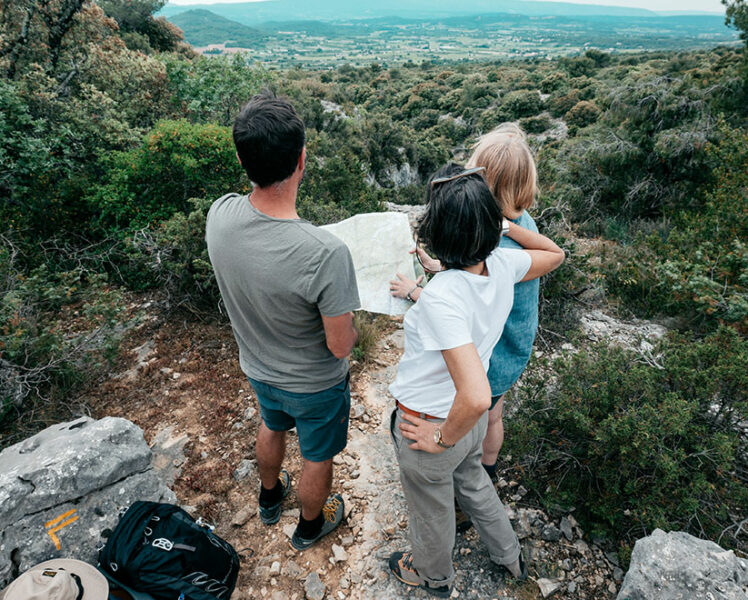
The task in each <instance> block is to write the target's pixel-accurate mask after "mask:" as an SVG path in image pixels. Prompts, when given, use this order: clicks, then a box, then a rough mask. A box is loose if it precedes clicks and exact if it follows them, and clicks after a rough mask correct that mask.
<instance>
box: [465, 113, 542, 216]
mask: <svg viewBox="0 0 748 600" xmlns="http://www.w3.org/2000/svg"><path fill="white" fill-rule="evenodd" d="M467 167H468V168H470V167H485V169H486V171H485V174H484V175H485V179H486V183H488V187H489V188H490V189H491V193H492V194H493V197H494V198H495V199H496V202H498V203H499V207H500V208H501V211H502V212H505V211H506V209H509V210H512V211H520V212H521V211H523V210H525V209H528V208H530V207H531V206H532V203H533V202H534V201H535V194H536V193H537V189H538V171H537V169H536V168H535V158H534V157H533V155H532V151H531V150H530V146H528V145H527V137H526V136H525V132H524V131H522V129H521V128H520V127H519V126H518V125H515V124H514V123H502V124H501V125H499V126H498V127H497V128H496V129H494V130H493V131H491V132H489V133H487V134H485V135H483V136H481V138H480V139H479V140H478V142H477V143H476V145H475V146H474V149H473V155H472V156H471V157H470V160H469V161H468V164H467Z"/></svg>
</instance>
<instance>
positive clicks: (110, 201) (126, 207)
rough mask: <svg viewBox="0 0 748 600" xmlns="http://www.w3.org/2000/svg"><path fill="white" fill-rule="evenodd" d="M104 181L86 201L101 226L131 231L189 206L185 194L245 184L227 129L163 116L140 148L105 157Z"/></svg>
mask: <svg viewBox="0 0 748 600" xmlns="http://www.w3.org/2000/svg"><path fill="white" fill-rule="evenodd" d="M105 164H106V172H105V174H104V176H103V177H102V181H103V182H104V183H103V184H102V185H101V186H100V187H98V188H96V189H94V190H92V192H91V194H90V195H89V197H88V202H89V204H90V206H91V208H92V210H93V211H94V212H95V213H96V214H97V215H98V223H99V225H100V226H101V227H102V228H103V229H104V230H114V231H120V232H121V231H130V230H133V229H138V228H141V227H146V226H148V225H150V224H152V223H158V222H160V221H163V220H165V219H168V218H169V217H171V216H172V215H173V214H174V213H176V212H185V211H186V210H187V209H188V208H189V203H188V200H189V199H190V198H218V197H219V196H222V195H223V194H226V193H227V192H231V191H233V192H241V191H242V190H246V189H247V186H248V182H247V179H246V175H245V174H244V170H243V169H242V168H241V165H240V164H239V162H238V161H237V159H236V155H235V150H234V144H233V141H232V137H231V131H230V130H229V128H228V127H219V126H218V125H193V124H191V123H188V122H187V121H162V122H161V123H159V124H158V125H157V126H156V127H155V129H154V130H153V131H152V132H151V133H149V134H148V135H147V136H146V137H145V139H144V140H143V143H142V144H141V146H140V147H139V148H136V149H134V150H130V151H128V152H119V153H115V154H114V155H112V156H111V158H109V159H108V160H107V161H106V163H105Z"/></svg>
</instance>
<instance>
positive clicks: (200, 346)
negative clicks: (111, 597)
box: [87, 319, 622, 600]
mask: <svg viewBox="0 0 748 600" xmlns="http://www.w3.org/2000/svg"><path fill="white" fill-rule="evenodd" d="M598 321H599V319H598ZM596 322H597V321H596ZM384 328H385V330H386V331H387V333H386V334H385V336H384V338H383V339H382V340H380V342H379V345H378V347H377V348H376V349H375V350H374V352H373V353H372V354H373V356H372V357H371V358H370V361H369V362H368V363H366V364H364V365H362V364H358V365H354V366H353V377H352V410H351V423H350V433H349V442H348V446H347V448H346V449H345V451H344V452H342V453H341V454H340V455H339V456H338V457H336V459H335V463H336V466H335V481H334V484H333V485H334V489H335V490H340V491H341V492H343V494H344V496H345V497H346V506H347V509H348V511H349V515H348V519H347V521H346V522H345V523H343V524H342V525H341V527H340V528H339V529H338V530H336V531H335V532H334V533H333V534H331V535H330V536H328V537H327V538H325V539H324V540H323V541H322V542H320V543H319V544H317V545H315V546H314V547H313V548H310V549H309V550H307V551H305V552H303V553H300V552H297V551H295V550H294V549H293V548H292V547H291V545H290V543H289V542H290V540H289V538H290V536H291V534H292V533H293V530H294V528H295V525H296V523H297V521H298V515H299V513H298V502H297V498H296V494H295V491H294V490H295V486H296V484H297V482H298V477H299V475H300V472H301V457H300V456H299V453H298V448H297V444H296V440H295V434H294V432H293V431H292V432H290V434H289V441H288V444H287V448H288V451H287V456H286V461H285V463H284V465H285V467H286V468H287V469H288V470H289V472H290V473H291V477H292V491H291V494H290V495H289V497H288V499H287V500H286V502H285V510H284V512H283V514H282V517H281V520H280V522H279V523H278V524H277V525H273V526H271V527H266V526H264V525H262V524H261V523H260V521H259V518H258V517H257V475H256V471H255V469H256V466H255V465H256V462H255V455H254V440H255V436H256V432H257V427H258V426H259V422H260V417H259V412H258V407H257V402H256V399H255V397H254V394H253V392H252V390H251V388H250V387H249V386H248V384H247V380H246V378H245V377H244V375H243V374H242V373H241V370H240V369H239V367H238V365H237V361H236V351H235V346H234V341H233V339H232V337H231V332H230V329H229V328H228V327H225V326H223V325H219V324H211V323H205V324H191V325H190V326H189V327H188V326H186V325H181V324H179V323H172V322H167V323H156V322H153V324H152V325H150V326H148V327H144V328H143V329H142V330H139V331H138V332H137V335H134V336H131V339H129V341H128V342H127V344H126V347H125V348H123V354H122V356H123V359H122V362H121V363H120V364H119V365H118V367H117V374H115V375H113V376H111V377H110V378H108V379H107V380H105V381H103V382H101V383H100V384H98V385H97V386H95V387H94V388H92V389H91V390H90V391H89V394H88V398H87V401H88V403H89V405H90V406H95V407H96V411H95V412H96V414H95V416H97V417H102V416H105V415H114V416H122V417H125V418H127V419H129V420H132V421H134V422H135V423H136V424H138V425H139V426H140V427H142V428H143V430H144V431H145V434H146V440H147V441H148V442H149V444H150V445H152V446H153V447H154V451H155V453H156V458H155V461H156V463H157V464H156V465H154V466H156V467H158V468H160V469H161V470H162V471H163V474H164V476H165V478H166V480H167V481H168V482H169V483H171V484H172V486H173V489H174V491H175V492H176V494H177V498H178V501H179V503H180V504H182V505H185V506H186V507H188V509H189V510H190V511H191V512H193V514H195V515H196V516H202V517H203V518H205V519H207V520H208V521H209V522H212V523H213V524H215V525H216V527H217V532H218V533H219V534H220V535H221V536H222V537H224V538H225V539H226V540H228V541H229V542H230V543H232V544H233V545H234V547H235V548H237V550H238V551H239V552H240V555H241V558H242V569H241V573H240V578H239V582H238V585H237V589H236V592H235V594H234V595H233V596H232V600H248V599H250V598H251V599H252V600H254V599H257V598H259V599H267V600H285V599H288V600H304V599H305V598H309V599H310V600H323V598H326V599H328V600H345V599H347V598H351V599H359V598H360V599H373V598H377V599H379V598H382V599H384V600H387V599H392V598H404V597H407V596H408V595H409V594H410V595H411V596H412V597H415V598H419V597H420V598H425V597H426V596H425V594H424V593H423V592H421V591H419V590H411V589H408V588H406V587H405V586H404V585H402V584H401V583H399V582H398V581H395V580H394V579H393V578H392V577H391V576H390V574H389V571H388V569H387V558H388V557H389V555H390V553H392V552H394V551H397V550H405V549H407V548H408V540H407V527H408V517H407V510H406V508H405V502H404V499H403V496H402V492H401V488H400V482H399V473H398V467H397V464H396V461H395V457H394V452H393V449H392V445H391V442H390V436H389V431H388V426H389V414H390V411H391V409H392V405H393V400H392V398H391V397H390V396H389V395H388V393H387V387H388V385H389V383H390V382H391V381H392V379H393V377H394V373H395V369H396V365H397V362H398V359H399V357H400V354H401V352H402V342H403V334H402V330H401V329H400V327H399V325H398V324H397V322H391V323H388V324H386V325H385V327H384ZM569 351H573V349H571V350H569ZM501 460H502V462H501V463H500V466H501V467H502V471H501V475H502V479H500V480H499V486H498V488H499V493H500V496H501V498H502V500H503V501H504V502H505V504H507V506H508V510H509V512H510V517H511V518H512V520H513V523H514V526H515V530H516V531H517V532H518V535H519V536H520V538H521V539H522V543H523V545H524V547H525V552H526V555H527V556H528V557H530V559H531V563H530V572H531V576H532V579H531V580H530V581H528V582H526V583H525V584H523V585H522V586H516V585H513V584H512V583H510V582H506V581H504V580H503V578H502V574H501V573H500V572H499V571H498V569H497V568H496V567H495V566H494V565H492V564H491V563H490V562H489V560H488V557H487V554H486V553H485V549H484V548H483V545H482V542H481V541H480V539H479V538H478V536H477V534H476V533H475V531H474V530H470V531H468V532H466V533H465V534H460V535H458V536H457V542H456V549H455V555H454V560H455V564H456V568H457V580H456V583H455V597H460V598H474V599H478V598H480V599H497V600H512V599H514V600H529V599H535V598H540V597H551V596H553V597H554V598H579V599H580V600H593V599H594V600H608V599H610V598H613V597H615V590H616V588H617V586H618V585H619V582H620V578H621V575H622V572H620V569H619V570H618V571H616V565H615V561H614V556H613V555H612V554H611V553H610V552H608V554H605V553H604V552H603V550H602V549H601V548H598V547H596V546H595V545H594V544H593V543H592V542H591V540H590V539H589V538H588V537H587V536H586V535H585V536H584V539H582V536H583V535H584V532H582V531H581V529H579V528H578V526H576V525H577V524H576V523H575V522H574V521H573V519H569V518H568V517H569V515H556V516H555V520H554V519H551V518H550V517H549V516H547V515H546V514H544V513H543V512H541V511H539V510H537V509H536V508H535V507H534V506H532V503H530V502H528V501H527V500H528V498H529V497H525V494H526V492H525V491H524V488H523V487H522V485H521V483H522V481H521V478H520V477H519V475H518V472H517V471H516V470H513V469H514V467H516V465H515V464H514V462H513V461H512V460H511V459H510V458H509V457H508V456H504V455H502V458H501ZM513 479H517V481H513ZM562 517H566V519H565V520H562ZM606 549H607V550H610V548H606Z"/></svg>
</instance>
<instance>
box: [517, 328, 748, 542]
mask: <svg viewBox="0 0 748 600" xmlns="http://www.w3.org/2000/svg"><path fill="white" fill-rule="evenodd" d="M552 366H553V370H554V372H555V373H556V376H557V380H555V381H549V379H548V375H547V373H545V372H539V371H536V372H535V374H534V375H533V376H530V377H527V378H526V379H525V382H524V384H523V385H522V386H521V387H520V388H519V389H518V391H517V392H516V393H517V394H519V402H518V403H517V404H518V405H519V407H520V408H519V410H518V413H517V414H516V416H514V417H513V420H514V421H515V422H516V423H517V424H518V426H517V427H515V428H513V433H512V435H511V436H509V438H508V449H509V450H510V451H511V452H512V453H513V454H514V455H515V456H522V457H523V458H522V460H521V463H522V467H523V468H524V475H523V481H525V482H526V484H525V485H527V484H528V483H529V484H530V486H531V487H532V488H534V490H535V491H536V492H537V493H538V494H539V496H540V497H541V498H542V500H543V502H544V503H545V504H547V505H552V504H554V503H558V504H560V505H562V506H566V507H569V506H571V505H573V506H575V507H576V508H577V513H575V514H578V515H579V516H580V517H582V518H583V519H584V520H585V521H586V522H587V525H588V526H589V527H592V528H594V529H597V530H598V531H601V532H606V533H609V534H612V535H613V536H615V537H617V538H619V539H620V538H623V539H628V540H630V541H633V540H634V539H635V538H637V537H639V536H641V535H644V534H646V533H647V532H648V531H651V530H652V529H653V528H655V527H660V528H663V529H683V530H687V531H691V532H693V533H695V534H697V535H699V536H702V537H710V538H711V539H718V538H720V542H721V543H722V544H723V545H726V546H730V547H741V548H742V549H743V550H745V549H746V543H745V536H738V530H737V526H736V525H735V524H736V523H738V522H739V521H740V520H741V519H744V518H745V517H746V514H745V511H746V507H747V506H748V475H746V474H747V473H748V470H747V469H746V467H748V464H746V452H747V451H748V443H747V441H746V438H745V437H742V435H741V432H740V430H739V427H738V422H739V421H741V420H743V419H744V418H745V415H746V414H748V401H747V399H746V392H745V390H746V389H748V340H745V339H744V338H741V337H740V336H739V335H738V334H737V333H736V332H735V331H733V330H731V329H728V328H721V329H719V330H718V331H717V332H716V333H714V334H713V335H711V336H710V337H708V338H706V339H704V340H702V341H697V340H693V339H690V338H686V337H680V336H675V335H673V336H672V337H670V338H669V339H667V340H665V341H663V342H662V343H660V344H659V345H658V346H657V347H656V348H655V349H654V350H653V351H652V352H646V351H642V352H634V351H629V350H623V349H620V348H615V347H607V346H605V345H602V344H600V345H596V346H594V347H592V348H590V349H589V350H587V351H581V352H579V353H577V354H574V355H571V356H567V357H565V358H561V359H558V360H556V361H555V362H554V363H553V365H552Z"/></svg>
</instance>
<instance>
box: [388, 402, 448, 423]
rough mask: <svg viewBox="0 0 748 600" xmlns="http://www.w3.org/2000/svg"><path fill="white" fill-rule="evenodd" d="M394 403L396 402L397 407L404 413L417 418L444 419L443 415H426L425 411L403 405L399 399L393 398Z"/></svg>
mask: <svg viewBox="0 0 748 600" xmlns="http://www.w3.org/2000/svg"><path fill="white" fill-rule="evenodd" d="M395 403H396V404H397V407H398V408H399V409H400V410H401V411H403V412H404V413H405V414H406V415H411V416H413V417H418V418H419V419H439V420H444V417H434V416H433V415H427V414H426V413H422V412H418V411H415V410H411V409H409V408H408V407H407V406H403V405H402V404H400V401H399V400H395Z"/></svg>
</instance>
